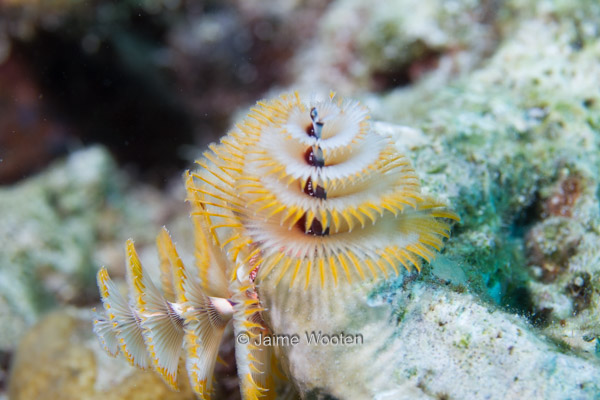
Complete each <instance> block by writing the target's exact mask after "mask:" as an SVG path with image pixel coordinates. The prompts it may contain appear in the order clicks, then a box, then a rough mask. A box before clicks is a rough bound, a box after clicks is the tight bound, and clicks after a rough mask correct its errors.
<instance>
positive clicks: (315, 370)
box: [267, 274, 600, 399]
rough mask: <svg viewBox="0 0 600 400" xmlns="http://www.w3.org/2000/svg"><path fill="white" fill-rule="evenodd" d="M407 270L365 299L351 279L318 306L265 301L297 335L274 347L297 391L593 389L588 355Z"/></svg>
mask: <svg viewBox="0 0 600 400" xmlns="http://www.w3.org/2000/svg"><path fill="white" fill-rule="evenodd" d="M415 278H417V276H416V275H414V274H407V275H406V276H405V277H404V278H399V279H397V280H390V281H387V282H385V283H384V284H382V285H380V286H379V287H377V288H375V289H373V290H371V293H370V295H369V296H368V299H367V300H365V296H364V290H365V289H366V288H362V289H360V288H358V289H355V290H354V291H353V292H351V293H340V296H339V298H337V303H335V302H336V300H335V299H334V300H332V301H333V303H332V302H331V301H330V302H329V303H327V304H326V305H325V304H323V306H322V307H321V308H316V307H315V306H316V305H317V304H314V303H311V301H310V300H307V301H306V302H305V303H304V304H305V307H303V308H299V309H294V312H293V313H290V312H289V311H290V310H289V308H286V306H283V307H281V309H280V308H271V311H270V313H269V316H270V317H271V320H270V321H271V324H272V326H273V327H275V328H276V331H277V330H279V332H286V333H288V334H292V333H295V334H298V335H299V336H300V338H299V344H298V345H295V346H287V347H283V348H282V349H281V350H282V351H283V352H284V353H285V359H286V360H287V362H288V364H287V368H288V371H289V372H290V374H291V375H292V376H293V377H294V381H295V383H296V386H297V387H298V388H299V389H300V391H301V393H303V395H304V396H305V397H306V398H336V399H363V398H364V399H366V398H377V399H440V398H449V399H467V398H473V399H475V398H477V399H564V398H593V397H594V396H597V395H598V393H600V386H599V385H598V383H597V379H596V377H597V376H598V373H600V366H599V365H598V364H597V363H596V362H593V361H591V360H584V359H581V358H580V357H577V356H576V355H572V354H565V353H564V351H563V349H561V348H559V347H558V346H556V345H555V344H553V343H552V342H550V341H549V340H547V339H544V338H542V337H540V336H539V335H537V334H536V333H535V332H534V331H533V330H532V329H531V326H530V325H528V324H527V322H526V321H525V320H524V319H523V318H520V317H516V316H514V315H510V314H509V313H506V312H503V311H500V310H497V309H495V308H494V307H489V306H488V305H485V304H484V303H482V302H480V301H479V300H478V299H477V298H476V297H475V296H473V295H471V294H466V293H462V294H461V293H456V292H455V291H452V290H449V288H448V287H445V286H444V285H442V286H438V285H431V284H428V283H423V282H418V281H417V282H415V281H414V279H415ZM280 300H281V299H280ZM274 306H275V302H273V303H272V304H267V307H274ZM340 307H343V310H344V312H343V313H342V312H341V311H340V310H341V308H340ZM282 327H285V328H282ZM282 329H283V330H282ZM342 332H343V334H344V335H345V337H346V338H350V341H349V342H348V343H347V344H340V343H339V342H337V343H335V342H332V341H330V343H329V345H325V346H317V345H315V344H314V343H312V344H311V343H309V340H310V339H309V337H310V336H311V335H313V334H314V333H316V334H317V337H318V334H319V333H321V334H322V335H323V336H327V335H331V336H334V335H339V334H340V333H342ZM357 337H358V339H357ZM340 382H344V384H343V385H342V384H340ZM311 396H313V397H311ZM314 396H317V397H314ZM318 396H322V397H318ZM323 396H324V397H323ZM327 396H329V397H327Z"/></svg>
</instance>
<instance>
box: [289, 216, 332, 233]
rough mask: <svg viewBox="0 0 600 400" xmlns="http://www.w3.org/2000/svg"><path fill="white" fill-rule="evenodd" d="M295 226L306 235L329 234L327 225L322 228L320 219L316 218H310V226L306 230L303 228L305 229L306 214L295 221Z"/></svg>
mask: <svg viewBox="0 0 600 400" xmlns="http://www.w3.org/2000/svg"><path fill="white" fill-rule="evenodd" d="M296 226H297V227H298V229H300V230H301V231H302V232H304V233H305V234H307V235H313V236H327V235H329V227H327V228H325V230H323V224H321V221H319V220H318V219H316V218H315V219H313V220H312V223H311V224H310V227H309V228H308V230H305V229H306V214H304V215H303V216H302V217H301V218H300V219H299V220H298V222H296Z"/></svg>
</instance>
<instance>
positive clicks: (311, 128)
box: [306, 124, 317, 136]
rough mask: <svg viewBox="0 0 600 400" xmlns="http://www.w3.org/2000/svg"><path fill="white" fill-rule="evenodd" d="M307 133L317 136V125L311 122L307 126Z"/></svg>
mask: <svg viewBox="0 0 600 400" xmlns="http://www.w3.org/2000/svg"><path fill="white" fill-rule="evenodd" d="M306 134H307V135H308V136H317V135H316V133H315V127H314V125H313V124H310V125H309V126H307V127H306Z"/></svg>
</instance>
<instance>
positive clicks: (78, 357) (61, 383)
mask: <svg viewBox="0 0 600 400" xmlns="http://www.w3.org/2000/svg"><path fill="white" fill-rule="evenodd" d="M92 318H93V317H92V313H91V311H90V310H78V309H75V308H68V309H64V310H62V311H55V312H53V313H51V314H49V315H48V316H46V317H45V318H44V319H42V320H41V321H40V322H39V323H38V324H36V325H35V326H34V327H33V328H32V329H31V330H30V331H29V332H28V333H27V334H26V335H25V336H24V337H23V340H22V341H21V344H20V345H19V348H18V350H17V353H16V355H15V359H14V363H13V368H12V371H11V378H10V382H9V397H10V398H11V399H13V400H29V399H38V400H52V399H61V400H71V399H72V400H100V399H102V400H106V399H111V400H126V399H140V400H143V399H147V400H150V399H165V400H176V399H189V400H193V399H195V396H194V394H193V392H192V391H191V388H190V386H189V384H188V382H187V380H185V379H182V380H181V383H180V391H179V392H174V391H172V390H171V389H170V388H169V387H168V386H167V385H166V384H164V383H163V382H162V381H161V379H160V378H159V377H158V375H156V374H155V373H153V372H150V371H142V370H139V369H136V368H134V367H131V366H129V365H128V364H127V363H126V362H125V361H124V360H119V359H112V358H111V357H110V356H108V355H107V354H106V353H105V352H104V350H102V349H101V348H100V345H99V343H98V340H97V338H96V337H95V335H94V334H93V333H92V327H91V322H90V321H91V319H92Z"/></svg>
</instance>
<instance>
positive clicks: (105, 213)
mask: <svg viewBox="0 0 600 400" xmlns="http://www.w3.org/2000/svg"><path fill="white" fill-rule="evenodd" d="M180 197H181V196H178V198H180ZM0 209H2V210H9V211H10V212H7V213H5V214H4V216H3V222H2V224H0V350H3V351H10V350H12V348H13V347H14V346H15V345H16V344H17V341H18V339H19V338H20V337H21V335H22V334H23V332H24V329H25V328H26V327H27V326H28V325H31V324H32V323H34V322H35V321H36V320H37V318H38V316H39V315H40V314H41V313H42V312H44V311H47V310H49V309H51V308H53V307H56V306H59V305H64V304H75V305H91V304H94V303H95V302H96V301H97V299H98V293H97V291H96V284H95V273H96V271H97V269H98V268H99V267H100V266H101V265H104V264H106V265H109V266H111V267H114V268H115V269H118V270H119V271H121V270H122V269H123V257H122V255H123V250H122V249H123V247H122V246H123V245H122V243H123V241H124V240H125V239H126V238H127V237H128V235H132V236H135V237H136V239H137V241H138V245H140V246H144V244H148V243H152V244H153V243H154V235H150V234H149V233H148V232H147V229H146V227H147V226H148V225H149V224H152V225H159V226H160V225H161V224H164V223H166V222H167V221H169V225H176V226H178V227H179V223H178V222H176V221H177V217H178V216H180V215H181V216H182V217H183V218H184V219H187V217H186V211H185V204H184V203H183V202H181V201H178V202H177V204H171V203H170V202H169V199H168V196H164V195H163V194H160V193H159V192H158V191H157V190H156V189H151V188H149V187H145V186H143V185H138V186H135V187H134V188H127V179H126V178H125V176H124V174H122V173H120V172H118V170H117V168H116V164H115V162H114V161H113V159H112V158H111V156H110V155H109V154H108V153H107V151H106V150H105V149H104V148H102V147H91V148H88V149H85V150H81V151H77V152H74V153H72V154H71V155H70V156H69V157H67V158H66V159H65V160H64V161H58V162H56V163H54V164H53V165H51V166H50V167H49V168H48V169H47V170H46V171H44V172H43V173H41V174H39V175H37V176H34V177H32V178H30V179H27V180H25V181H22V182H21V183H19V184H16V185H13V186H3V187H1V188H0ZM178 213H179V214H178ZM125 226H127V228H125ZM186 226H187V224H183V226H182V227H181V229H179V230H178V234H179V233H183V235H182V237H185V232H186V228H185V227H186ZM187 231H189V228H187ZM126 235H127V236H126ZM177 236H178V237H179V235H177ZM183 249H185V247H184V248H183ZM116 275H119V274H116Z"/></svg>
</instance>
